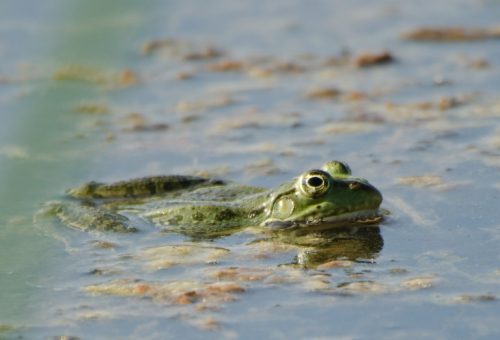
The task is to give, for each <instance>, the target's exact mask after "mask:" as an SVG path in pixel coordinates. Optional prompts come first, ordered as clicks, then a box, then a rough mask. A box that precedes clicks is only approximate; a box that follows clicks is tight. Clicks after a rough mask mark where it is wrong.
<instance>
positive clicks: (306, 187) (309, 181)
mask: <svg viewBox="0 0 500 340" xmlns="http://www.w3.org/2000/svg"><path fill="white" fill-rule="evenodd" d="M330 178H331V177H330V175H329V174H328V173H327V172H325V171H323V170H311V171H309V172H307V173H305V174H304V175H302V177H301V178H299V181H298V185H299V188H300V191H301V192H302V193H304V194H305V195H306V196H309V197H311V198H317V197H320V196H322V195H324V194H325V193H326V192H327V191H328V189H329V188H330Z"/></svg>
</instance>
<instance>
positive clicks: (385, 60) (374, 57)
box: [353, 51, 395, 68]
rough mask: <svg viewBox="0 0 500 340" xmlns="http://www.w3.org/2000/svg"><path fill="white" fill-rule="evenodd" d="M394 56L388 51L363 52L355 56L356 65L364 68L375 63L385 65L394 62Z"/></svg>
mask: <svg viewBox="0 0 500 340" xmlns="http://www.w3.org/2000/svg"><path fill="white" fill-rule="evenodd" d="M394 60H395V59H394V57H393V56H392V54H391V53H390V52H388V51H383V52H380V53H362V54H359V55H358V56H356V57H355V58H354V61H353V63H354V66H356V67H359V68H363V67H369V66H375V65H385V64H389V63H392V62H394Z"/></svg>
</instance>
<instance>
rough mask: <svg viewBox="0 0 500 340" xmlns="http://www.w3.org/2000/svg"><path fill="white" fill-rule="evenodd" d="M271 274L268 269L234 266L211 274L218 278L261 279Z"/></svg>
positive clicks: (236, 279) (235, 279)
mask: <svg viewBox="0 0 500 340" xmlns="http://www.w3.org/2000/svg"><path fill="white" fill-rule="evenodd" d="M271 274H272V271H271V270H268V269H260V268H239V267H233V268H225V269H221V270H218V271H215V272H213V273H212V274H211V276H212V277H213V278H215V279H217V280H234V281H261V280H264V279H265V278H267V277H268V276H270V275H271Z"/></svg>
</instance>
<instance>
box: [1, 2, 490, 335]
mask: <svg viewBox="0 0 500 340" xmlns="http://www.w3.org/2000/svg"><path fill="white" fill-rule="evenodd" d="M499 16H500V5H499V4H498V3H497V2H495V1H483V2H467V1H459V3H458V4H457V3H455V2H451V1H439V2H435V1H428V2H425V3H424V4H420V3H419V4H417V3H415V4H413V3H404V4H397V3H393V2H389V1H387V2H376V3H372V2H370V1H353V2H343V1H333V2H332V1H315V2H314V3H311V4H305V3H304V2H301V1H298V0H297V1H286V2H285V1H277V2H271V3H268V4H264V3H260V2H259V3H258V5H257V2H253V1H237V2H232V1H225V0H218V1H213V2H210V5H207V3H205V2H202V1H169V2H161V1H145V2H140V3H139V2H133V1H73V2H71V3H68V2H65V1H57V0H51V1H44V2H43V4H41V3H40V4H38V3H35V2H33V3H31V4H30V7H29V8H28V7H26V4H23V3H20V2H14V1H3V2H0V58H1V59H0V60H1V62H0V117H1V119H2V124H0V178H1V186H0V199H1V202H2V204H1V205H0V226H1V228H0V287H1V290H0V291H1V293H0V338H2V337H3V336H5V337H8V336H16V335H21V336H24V337H26V338H52V337H54V336H61V335H68V336H78V337H81V338H83V339H85V338H131V339H133V338H139V337H140V338H145V339H155V338H164V337H167V338H177V337H180V336H184V337H189V338H220V337H221V336H222V337H227V338H242V339H245V338H256V337H262V338H288V337H296V338H309V337H326V338H330V337H333V338H335V337H346V338H368V337H373V338H421V337H438V338H457V337H467V338H485V339H488V338H492V339H493V338H497V337H498V336H499V334H500V328H499V326H498V321H497V319H498V314H499V313H500V307H499V302H498V299H499V298H500V290H499V284H500V267H499V266H498V261H499V260H500V253H499V252H498V243H499V240H500V226H499V223H498V221H499V220H500V215H499V212H498V203H499V201H500V181H499V178H498V170H499V166H500V163H499V161H498V159H500V149H499V147H500V144H499V132H500V130H499V129H500V126H499V117H500V102H499V100H498V98H499V97H498V93H499V92H500V83H499V82H498V79H500V78H499V76H500V64H499V63H498V61H497V59H498V58H497V56H498V55H500V42H499V41H498V40H495V39H492V40H484V41H478V42H460V43H427V42H423V43H416V42H411V41H406V40H403V39H401V37H400V36H401V34H402V33H404V32H406V31H407V30H409V29H411V28H414V27H419V26H423V25H451V26H454V25H463V26H466V27H490V26H494V25H496V24H497V20H498V17H499ZM158 38H176V39H178V41H179V42H180V43H179V45H175V44H174V45H175V46H174V47H173V48H172V46H170V47H166V48H163V49H159V50H158V51H155V53H152V55H143V53H141V48H142V47H143V46H144V44H145V43H146V42H148V41H151V39H158ZM207 44H214V45H215V47H216V48H219V49H221V50H223V51H224V52H226V55H225V56H224V57H222V58H221V59H214V60H212V59H208V60H194V61H193V60H185V59H183V58H182V56H183V53H184V54H185V53H187V52H186V50H187V51H188V52H192V51H193V50H194V51H195V52H198V53H199V52H200V51H201V52H203V51H206V46H207ZM346 49H347V50H349V51H350V52H351V53H352V54H353V55H357V54H359V53H361V52H363V51H372V52H377V51H381V50H384V49H388V50H390V51H391V52H392V53H393V54H394V56H395V58H396V62H395V63H392V64H389V65H386V66H374V67H372V68H367V69H358V68H356V67H354V66H353V65H352V63H348V64H347V65H340V66H339V65H337V66H331V64H330V66H325V65H327V64H328V63H327V62H326V61H327V60H328V59H330V58H331V57H332V56H337V57H338V56H339V55H341V53H342V51H344V52H345V50H346ZM266 58H267V59H266ZM202 59H203V58H202ZM228 59H230V60H236V61H243V62H244V63H249V64H252V67H251V68H244V69H243V70H236V71H234V72H220V73H218V72H209V71H207V69H209V66H210V65H211V63H214V62H217V61H218V60H228ZM269 59H271V60H272V61H274V62H276V60H278V61H281V62H290V63H294V64H299V65H300V66H301V67H303V68H304V69H305V70H303V71H300V72H296V73H294V72H285V71H276V70H274V71H273V70H272V71H269V70H268V68H270V69H272V65H273V62H269V63H267V64H266V63H265V62H263V61H262V60H269ZM255 60H260V61H258V62H255ZM478 60H485V61H486V62H487V65H488V66H487V67H484V68H481V67H477V66H474V65H477V64H480V63H477V62H478ZM68 65H80V66H84V67H87V68H92V69H95V70H97V71H89V70H88V69H87V71H85V72H84V74H86V75H87V78H85V79H86V80H85V79H84V81H81V79H80V81H57V80H55V79H53V78H54V75H57V74H61V70H63V71H64V70H66V71H67V70H68V69H67V68H65V67H67V66H68ZM285 69H286V68H285ZM127 70H129V71H130V72H132V74H133V75H136V76H133V75H132V76H131V77H132V78H133V79H132V80H131V82H130V83H128V82H127V77H126V76H127V74H128V75H129V76H130V74H129V73H127V72H128V71H127ZM123 72H125V79H124V78H119V76H120V75H122V77H123V74H124V73H123ZM180 72H184V73H185V74H188V75H191V77H188V79H186V80H179V79H178V76H179V73H180ZM266 72H267V73H266ZM89 75H90V76H89ZM117 77H118V78H117ZM80 78H81V77H80ZM117 79H118V80H117ZM120 79H121V80H120ZM129 80H130V79H129ZM136 80H137V83H135V82H136ZM326 87H335V88H338V89H340V90H341V91H343V92H342V95H341V97H340V98H334V99H330V100H328V99H327V100H309V99H307V93H309V91H311V90H313V89H315V88H326ZM354 92H358V94H357V97H356V94H355V93H354ZM359 93H361V94H362V97H363V98H364V99H361V100H359V99H353V98H359ZM228 98H229V99H230V100H228ZM447 103H448V104H447ZM450 103H451V104H450ZM82 105H83V106H85V105H87V107H89V105H90V106H92V105H97V106H98V108H100V109H103V108H104V109H103V110H104V111H105V112H104V113H102V112H101V114H99V113H96V112H92V110H87V111H86V112H77V111H78V110H80V111H85V110H84V109H83V110H82V109H81V107H82ZM447 105H448V106H447ZM78 107H80V109H78ZM89 111H90V112H89ZM138 116H139V117H141V119H143V120H144V121H142V123H137V117H138ZM134 117H135V118H134ZM134 119H135V120H134ZM141 124H142V125H141ZM148 124H151V125H148ZM155 124H156V125H155ZM159 124H168V126H169V127H168V128H163V129H161V128H160V129H156V130H155V127H156V128H158V126H162V125H159ZM144 127H146V128H144ZM147 127H152V128H151V129H149V130H148V128H147ZM163 127H165V126H164V125H163ZM151 130H152V131H151ZM331 159H340V160H344V161H347V162H348V163H349V164H350V165H351V167H352V168H353V171H354V173H355V174H356V175H359V176H361V177H366V178H368V179H369V180H370V182H372V183H373V184H375V185H376V186H377V187H378V188H379V189H380V190H381V191H382V192H383V194H384V198H385V203H384V208H387V209H389V210H390V211H391V216H390V218H389V219H388V221H386V222H384V223H383V224H382V225H381V226H380V232H378V231H377V232H372V233H371V234H370V235H364V238H363V237H360V238H359V239H356V240H358V241H359V240H362V241H363V240H365V241H366V242H365V243H363V242H360V243H355V242H354V243H346V244H347V246H348V247H355V246H358V247H361V248H363V247H365V248H366V247H367V246H366V244H371V247H370V246H368V247H367V249H364V248H363V250H365V254H366V255H365V256H364V257H363V258H359V259H357V260H356V261H352V262H349V261H348V262H347V263H346V262H339V263H337V264H335V265H336V266H337V267H335V266H334V267H331V268H323V269H321V268H309V269H303V268H300V267H299V268H297V267H296V266H295V267H294V266H290V263H293V262H297V261H298V260H297V258H299V259H300V258H301V256H302V258H304V257H306V258H307V255H308V253H307V252H304V250H303V249H298V250H297V249H290V248H286V247H285V246H281V247H278V246H277V245H276V244H274V243H273V242H271V245H266V244H265V243H263V244H262V245H258V246H256V243H255V240H256V239H257V238H259V236H258V235H257V236H256V235H253V234H251V233H245V232H242V233H235V234H234V235H231V236H228V237H224V238H221V239H217V240H215V241H213V242H201V243H196V242H195V244H202V245H203V246H206V247H212V246H213V247H224V248H225V249H227V250H228V254H229V255H225V256H223V257H221V258H220V259H218V260H217V261H215V262H214V263H211V264H207V261H205V258H203V256H208V255H206V254H205V253H203V254H201V255H193V259H192V262H182V261H181V262H180V264H179V263H177V264H176V265H172V266H171V267H169V266H166V265H165V267H161V268H159V269H158V268H156V267H154V265H157V262H155V261H160V260H164V261H167V260H168V261H174V260H175V261H180V260H179V259H176V258H175V256H174V260H172V255H171V254H167V253H161V252H159V253H158V254H156V255H151V253H148V252H147V250H148V249H150V248H151V247H153V249H155V247H163V246H167V247H168V246H172V245H176V244H188V245H190V244H191V243H190V242H189V241H190V240H189V239H188V238H186V237H184V236H182V235H178V234H174V233H163V232H160V231H158V230H156V229H154V228H150V227H148V226H145V225H141V227H142V228H143V229H142V230H143V232H141V233H139V234H137V235H115V234H98V233H96V234H94V233H82V232H78V231H74V230H69V229H67V228H65V227H63V226H61V225H59V224H58V223H56V222H55V221H50V220H47V221H41V222H40V221H38V222H37V223H34V222H33V216H34V214H35V212H36V211H37V210H38V209H39V207H40V206H41V204H42V203H43V202H46V201H47V200H53V199H58V198H60V197H61V195H62V194H63V193H64V191H65V190H66V189H67V188H69V187H72V186H75V185H77V184H80V183H82V182H84V181H87V180H100V181H105V180H110V181H111V180H118V179H124V178H131V177H137V176H143V175H151V174H167V173H168V174H175V173H177V174H187V173H189V174H192V173H199V172H202V173H209V174H215V175H217V176H221V177H224V178H228V179H231V180H235V181H239V182H242V183H245V184H254V185H259V186H274V185H277V184H279V183H281V182H283V181H285V180H288V179H289V178H291V177H293V176H295V175H297V174H298V173H300V172H301V171H303V170H307V169H310V168H315V167H318V166H320V165H321V164H322V163H323V162H325V161H327V160H331ZM96 241H106V242H112V243H114V244H116V245H117V247H116V248H112V249H111V250H105V249H98V248H96V247H95V242H96ZM257 244H258V243H257ZM342 244H343V243H339V242H337V241H332V243H331V244H329V245H327V246H331V247H332V248H333V250H332V253H329V255H330V256H332V254H336V256H334V257H333V258H340V260H341V261H345V260H346V259H345V257H346V254H347V253H346V252H342V251H340V252H339V251H337V252H335V247H337V248H341V247H340V246H339V245H342ZM360 244H361V245H360ZM195 248H196V247H195ZM341 249H342V248H341ZM315 254H316V255H317V257H318V258H321V257H322V254H321V253H318V254H317V253H314V252H313V253H312V255H311V254H309V256H311V257H312V258H314V256H315ZM342 255H344V256H342ZM154 256H157V257H154ZM197 256H198V257H197ZM347 257H348V256H347ZM189 259H191V258H189ZM328 259H330V258H328ZM175 261H174V262H175ZM183 261H185V259H183ZM208 262H209V263H210V261H208ZM343 266H345V267H343ZM228 268H229V269H231V268H233V269H231V270H234V268H237V269H238V268H239V270H240V271H241V273H240V274H238V275H240V276H238V275H236V278H234V280H233V281H234V282H232V281H231V280H229V279H228V280H227V281H230V282H232V283H234V284H236V285H241V287H242V288H244V292H243V293H238V294H235V295H234V296H233V295H229V296H226V295H222V297H220V296H218V298H221V300H217V301H215V302H214V301H209V302H210V303H213V304H214V305H208V306H204V305H203V304H201V303H193V304H187V305H182V304H176V303H172V302H171V301H170V300H168V298H166V297H165V296H167V295H168V294H170V293H171V292H170V291H169V290H168V287H170V286H168V284H169V283H174V285H176V286H177V287H183V285H186V287H191V286H190V285H193V287H195V288H191V289H194V290H197V291H203V289H204V288H206V287H205V286H204V285H207V284H208V285H210V284H213V283H214V281H216V283H217V282H218V281H223V282H224V280H223V279H220V280H219V279H214V275H215V274H217V273H218V274H219V275H222V274H221V273H224V271H225V270H228ZM97 269H98V270H97ZM99 270H100V271H99ZM106 270H107V271H109V273H107V272H106ZM217 271H221V272H217ZM247 271H249V272H250V273H252V274H255V273H257V274H255V277H259V275H261V276H262V278H261V279H255V280H250V279H248V277H247V279H245V273H247ZM252 271H255V272H252ZM92 273H93V274H92ZM95 273H104V274H102V275H97V274H95ZM214 273H215V274H214ZM237 273H238V272H237ZM216 277H217V276H216ZM116 280H122V281H116ZM280 280H281V281H280ZM181 281H182V282H181ZM116 282H118V284H116ZM136 282H140V283H141V284H142V283H144V284H145V286H147V287H150V286H151V287H153V288H154V289H157V290H156V291H155V290H154V289H153V291H155V292H156V294H157V295H156V296H154V295H147V294H146V293H144V294H142V295H141V294H138V293H137V295H138V296H123V294H122V295H120V294H118V293H115V294H101V295H99V294H92V293H89V292H88V291H86V290H85V289H88V287H93V288H94V289H99V288H100V287H101V288H102V286H103V285H109V284H113V283H115V286H113V287H114V288H115V289H116V287H118V288H122V289H123V287H130V286H131V287H136V286H134V284H135V283H136ZM186 282H188V283H186ZM162 284H163V285H164V286H161V285H162ZM127 285H129V286H127ZM148 285H149V286H148ZM155 285H156V286H155ZM141 287H142V288H141ZM141 287H139V288H141V289H143V288H144V287H143V286H141ZM158 287H160V288H158ZM166 287H167V288H166ZM139 288H137V287H136V289H138V290H139V291H141V289H139ZM179 289H180V288H179ZM186 289H187V288H186ZM161 294H163V295H165V296H164V299H163V300H162V299H161V298H158V295H160V296H161ZM224 298H225V300H224ZM233 299H234V300H233ZM209 300H210V299H209ZM203 308H206V309H203ZM11 327H13V328H14V329H15V330H14V331H13V332H11V331H9V332H7V331H4V328H11ZM2 332H3V334H2Z"/></svg>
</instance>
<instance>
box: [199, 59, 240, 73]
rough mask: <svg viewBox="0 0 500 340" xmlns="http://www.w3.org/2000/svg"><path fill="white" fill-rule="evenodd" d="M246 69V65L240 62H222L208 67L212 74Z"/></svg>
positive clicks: (229, 60)
mask: <svg viewBox="0 0 500 340" xmlns="http://www.w3.org/2000/svg"><path fill="white" fill-rule="evenodd" d="M245 67H246V65H245V63H243V62H241V61H238V60H231V59H228V60H222V61H220V62H218V63H214V64H210V65H207V70H209V71H212V72H239V71H242V70H243V69H244V68H245Z"/></svg>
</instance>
